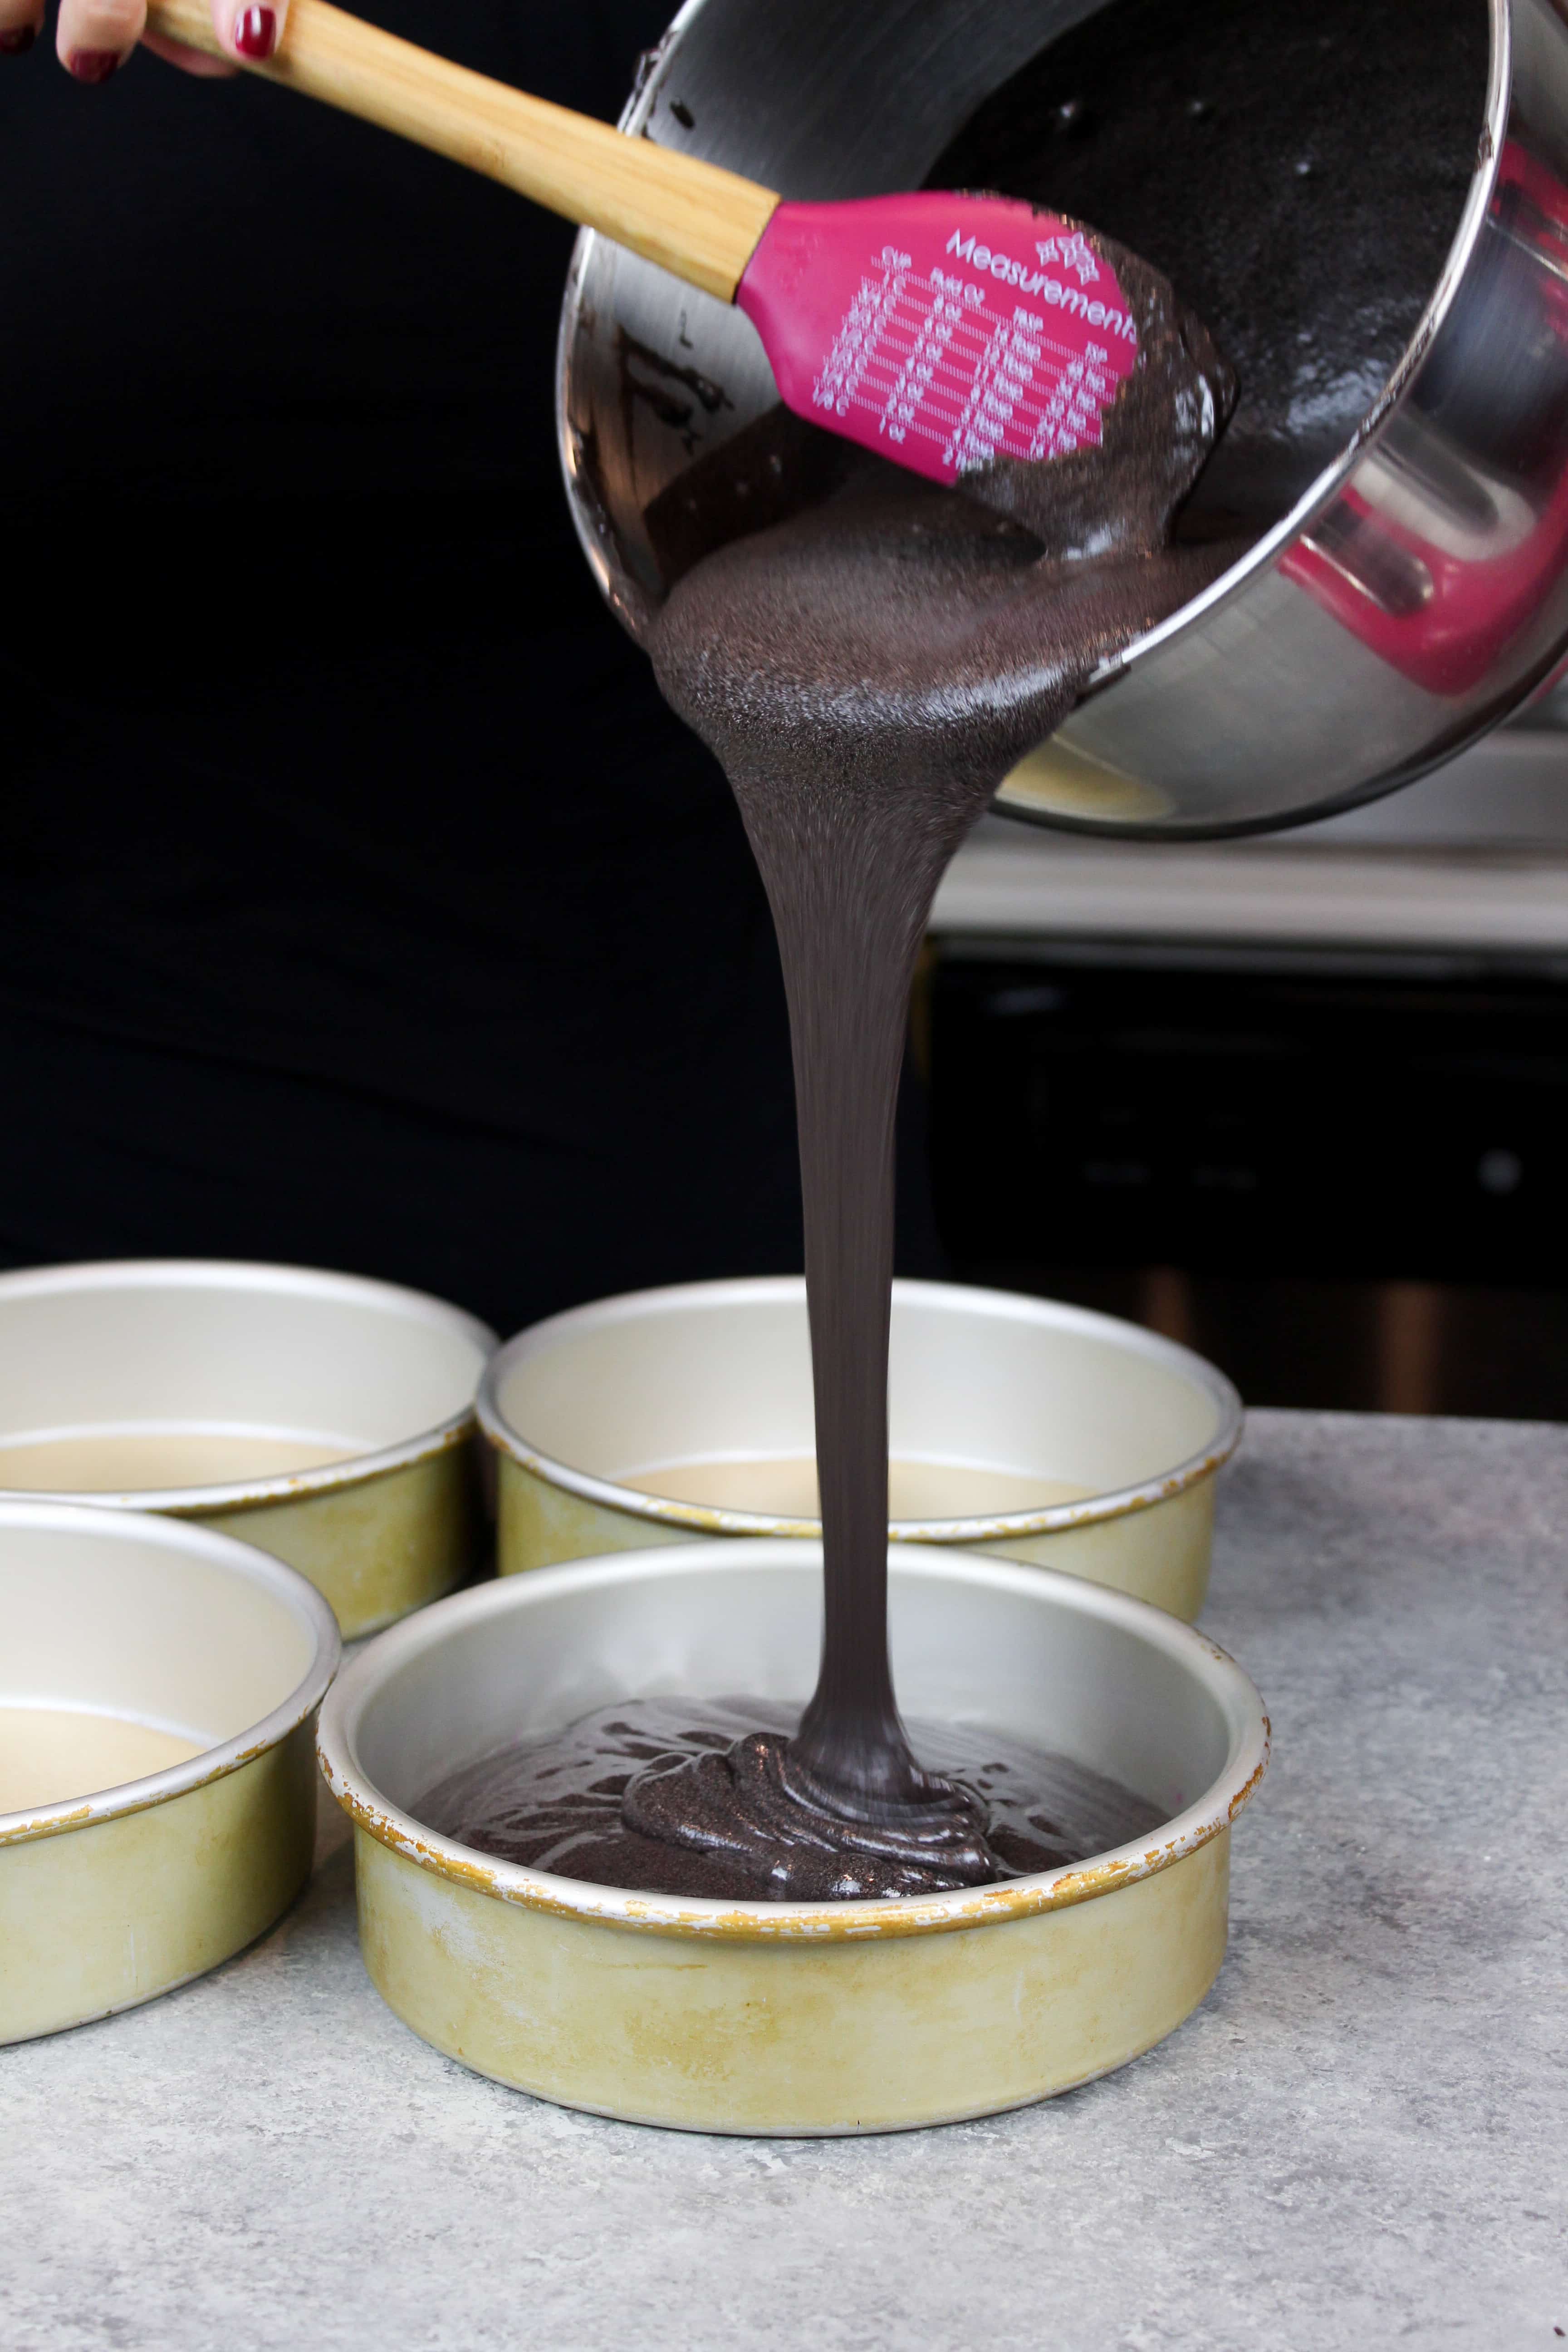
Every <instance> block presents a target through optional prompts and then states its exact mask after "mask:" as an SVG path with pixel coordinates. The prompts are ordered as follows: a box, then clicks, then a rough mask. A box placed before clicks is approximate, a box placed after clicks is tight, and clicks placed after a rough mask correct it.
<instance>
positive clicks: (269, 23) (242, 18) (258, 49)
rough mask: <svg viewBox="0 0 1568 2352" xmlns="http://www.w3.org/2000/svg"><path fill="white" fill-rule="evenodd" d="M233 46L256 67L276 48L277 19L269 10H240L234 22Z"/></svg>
mask: <svg viewBox="0 0 1568 2352" xmlns="http://www.w3.org/2000/svg"><path fill="white" fill-rule="evenodd" d="M234 46H235V47H236V48H237V50H238V51H239V54H240V56H241V57H242V58H254V59H255V60H256V63H257V64H258V65H260V64H262V63H263V62H264V60H265V59H266V58H269V57H270V56H271V55H272V52H273V50H274V49H275V48H276V47H278V19H277V17H276V16H274V15H273V13H272V11H271V9H270V8H242V9H241V10H240V12H239V14H238V16H237V17H236V18H235V21H234Z"/></svg>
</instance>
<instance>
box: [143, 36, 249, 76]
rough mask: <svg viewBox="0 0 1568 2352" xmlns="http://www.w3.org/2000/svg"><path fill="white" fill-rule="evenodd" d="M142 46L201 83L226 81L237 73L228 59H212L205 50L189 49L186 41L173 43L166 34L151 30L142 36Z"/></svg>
mask: <svg viewBox="0 0 1568 2352" xmlns="http://www.w3.org/2000/svg"><path fill="white" fill-rule="evenodd" d="M142 47H143V48H144V49H151V50H152V52H153V56H154V57H155V58H163V60H164V62H165V64H167V65H172V66H178V67H179V68H180V71H181V72H182V73H188V74H195V76H196V78H197V79H198V80H199V81H226V80H227V79H229V77H230V76H231V75H232V74H234V73H235V72H237V67H234V66H232V65H230V63H229V61H228V59H227V58H215V57H212V56H210V55H209V54H208V52H207V51H206V50H205V49H192V48H187V47H186V46H185V44H184V41H171V40H170V39H169V37H168V36H167V34H165V33H154V32H153V31H152V30H151V29H149V30H148V31H147V32H145V33H143V34H142Z"/></svg>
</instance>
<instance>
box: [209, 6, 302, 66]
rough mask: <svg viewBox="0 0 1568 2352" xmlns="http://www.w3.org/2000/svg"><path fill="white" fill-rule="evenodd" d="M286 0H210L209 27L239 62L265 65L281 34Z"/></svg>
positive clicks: (227, 53)
mask: <svg viewBox="0 0 1568 2352" xmlns="http://www.w3.org/2000/svg"><path fill="white" fill-rule="evenodd" d="M288 14H289V0H213V30H214V32H215V33H216V35H217V37H218V40H219V42H220V43H221V45H222V47H223V49H224V51H225V53H226V55H227V56H228V57H231V58H234V59H235V60H236V62H237V64H239V65H250V66H259V65H265V64H266V62H267V60H268V58H269V57H270V56H271V55H272V53H273V51H274V50H275V49H276V48H277V47H278V44H279V41H280V40H281V39H282V37H283V26H284V21H285V19H286V17H287V16H288Z"/></svg>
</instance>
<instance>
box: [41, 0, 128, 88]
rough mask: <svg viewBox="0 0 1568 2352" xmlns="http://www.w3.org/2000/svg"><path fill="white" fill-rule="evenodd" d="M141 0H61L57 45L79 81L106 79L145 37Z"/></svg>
mask: <svg viewBox="0 0 1568 2352" xmlns="http://www.w3.org/2000/svg"><path fill="white" fill-rule="evenodd" d="M146 13H147V12H146V9H145V7H144V6H143V5H142V0H60V14H59V22H58V25H57V26H55V47H56V49H57V51H58V55H59V60H60V63H61V64H62V65H63V66H64V67H65V68H66V70H67V72H68V73H70V74H74V75H75V77H76V79H77V80H78V81H84V82H99V81H107V80H108V79H109V77H110V74H111V73H113V72H114V71H115V69H116V68H117V67H119V66H121V65H123V64H124V62H125V60H126V58H128V57H129V56H130V55H131V52H132V49H133V48H134V47H136V44H137V42H138V41H139V40H140V39H141V37H142V25H143V23H144V22H145V21H146Z"/></svg>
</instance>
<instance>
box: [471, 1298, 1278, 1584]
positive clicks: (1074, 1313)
mask: <svg viewBox="0 0 1568 2352" xmlns="http://www.w3.org/2000/svg"><path fill="white" fill-rule="evenodd" d="M804 1298H805V1276H803V1275H751V1276H735V1277H732V1278H731V1279H728V1280H724V1281H718V1282H688V1283H672V1284H669V1285H668V1286H665V1287H663V1288H661V1289H654V1290H628V1291H623V1292H621V1293H619V1294H618V1295H617V1296H616V1297H610V1298H596V1299H594V1300H592V1301H591V1302H590V1303H589V1304H588V1305H587V1306H584V1307H568V1308H566V1309H565V1311H564V1312H563V1313H562V1314H559V1315H552V1316H549V1317H547V1318H545V1319H544V1320H543V1321H542V1322H539V1323H531V1324H530V1325H529V1326H528V1327H527V1328H526V1329H525V1330H522V1331H519V1332H517V1333H516V1334H514V1336H513V1337H512V1338H511V1339H509V1340H508V1341H507V1342H506V1344H505V1346H504V1347H501V1348H500V1349H497V1351H496V1353H495V1354H494V1355H493V1356H492V1357H491V1359H490V1360H489V1364H488V1365H487V1366H486V1368H485V1373H484V1377H483V1379H482V1380H481V1381H480V1382H479V1396H478V1398H477V1400H476V1403H475V1412H476V1414H477V1417H478V1420H479V1427H480V1429H481V1430H482V1431H483V1433H484V1434H485V1436H486V1438H487V1439H488V1441H489V1444H491V1445H492V1446H493V1447H494V1448H495V1450H496V1451H497V1453H499V1454H506V1455H507V1456H508V1457H509V1458H510V1460H511V1461H513V1462H515V1463H517V1464H518V1465H520V1467H521V1468H522V1469H524V1470H528V1471H531V1473H532V1474H533V1475H534V1476H535V1477H536V1478H542V1479H543V1480H544V1482H545V1483H546V1485H548V1486H558V1487H561V1488H563V1490H564V1491H565V1492H566V1493H568V1494H572V1495H577V1496H581V1497H582V1499H583V1500H584V1502H590V1503H597V1504H599V1505H600V1506H601V1507H603V1508H605V1509H606V1510H614V1511H621V1512H625V1513H626V1515H627V1516H629V1517H634V1518H641V1519H651V1520H656V1521H658V1523H659V1524H660V1525H661V1526H665V1527H683V1528H691V1529H692V1530H693V1532H702V1531H712V1530H715V1529H716V1530H717V1531H718V1532H720V1533H721V1534H722V1535H736V1536H747V1537H750V1538H756V1537H761V1536H782V1535H789V1536H792V1537H805V1538H812V1537H817V1536H820V1535H821V1533H822V1522H821V1520H820V1519H790V1518H784V1517H778V1516H776V1515H773V1514H770V1513H768V1512H765V1511H725V1510H717V1509H713V1508H711V1507H709V1506H707V1505H704V1504H700V1503H684V1502H680V1501H678V1500H675V1499H673V1498H672V1497H670V1496H664V1495H645V1494H643V1493H641V1492H640V1491H639V1489H638V1488H637V1487H635V1486H617V1485H616V1482H615V1480H614V1479H610V1478H600V1477H597V1476H595V1475H594V1474H593V1473H592V1472H590V1471H586V1470H576V1469H574V1468H573V1467H572V1466H571V1465H570V1464H567V1463H563V1462H558V1461H557V1460H556V1459H555V1458H554V1456H553V1455H552V1454H545V1453H542V1452H541V1451H540V1450H539V1449H538V1448H537V1447H535V1446H532V1445H531V1444H529V1441H528V1438H527V1435H526V1434H525V1433H524V1432H522V1431H521V1430H519V1429H517V1428H515V1427H514V1426H513V1424H512V1423H510V1421H509V1420H508V1419H507V1417H506V1414H505V1412H503V1410H502V1408H501V1404H500V1384H501V1382H502V1381H504V1380H505V1379H506V1378H507V1376H508V1374H509V1373H510V1370H511V1369H512V1367H513V1366H514V1365H515V1364H517V1363H518V1362H520V1361H521V1360H522V1358H524V1357H525V1356H528V1355H531V1354H532V1353H533V1352H534V1351H535V1350H536V1349H540V1348H542V1347H543V1346H546V1345H548V1344H549V1343H550V1342H551V1341H552V1340H553V1339H556V1338H558V1337H560V1336H561V1335H562V1334H563V1333H565V1332H570V1331H572V1330H574V1329H575V1330H579V1331H582V1330H592V1329H593V1328H595V1325H602V1324H606V1323H619V1322H629V1321H632V1320H635V1319H636V1318H638V1317H640V1316H645V1315H646V1316H649V1317H654V1316H658V1314H660V1313H662V1312H663V1311H664V1310H665V1309H666V1308H667V1307H682V1306H692V1307H704V1308H711V1309H712V1310H713V1311H715V1312H718V1311H721V1310H722V1309H723V1308H725V1307H730V1306H734V1305H748V1304H751V1303H753V1302H755V1301H759V1300H770V1301H775V1302H789V1303H791V1304H793V1303H795V1301H797V1300H799V1301H804ZM893 1298H894V1302H895V1304H897V1303H898V1302H899V1301H900V1300H907V1301H909V1302H910V1304H911V1305H923V1306H925V1307H935V1308H938V1309H939V1310H941V1311H943V1312H946V1313H952V1314H959V1313H962V1312H963V1308H964V1307H965V1306H966V1305H967V1304H969V1303H970V1302H972V1301H973V1302H978V1303H980V1304H981V1305H983V1306H985V1307H989V1308H990V1309H991V1310H992V1312H993V1314H994V1316H995V1317H996V1319H998V1320H1007V1321H1012V1322H1026V1323H1034V1324H1037V1325H1047V1326H1050V1327H1052V1328H1056V1329H1058V1330H1068V1331H1075V1332H1079V1333H1081V1334H1082V1335H1083V1336H1084V1337H1086V1338H1094V1339H1099V1340H1100V1341H1102V1342H1103V1343H1105V1344H1107V1345H1110V1346H1116V1347H1121V1348H1122V1349H1126V1350H1127V1351H1128V1352H1129V1353H1130V1354H1133V1355H1141V1356H1144V1357H1146V1358H1148V1359H1149V1360H1151V1361H1152V1362H1155V1363H1159V1364H1162V1365H1163V1366H1164V1367H1165V1368H1166V1369H1167V1370H1170V1371H1171V1372H1173V1373H1175V1374H1179V1375H1180V1376H1181V1377H1182V1378H1183V1379H1184V1380H1185V1381H1186V1382H1187V1383H1188V1385H1189V1386H1191V1387H1194V1388H1197V1389H1201V1390H1202V1391H1204V1393H1205V1395H1206V1396H1207V1398H1208V1400H1209V1402H1211V1404H1212V1405H1213V1406H1214V1408H1215V1419H1216V1427H1215V1434H1214V1435H1213V1437H1212V1438H1210V1440H1209V1441H1208V1443H1207V1444H1205V1445H1204V1446H1202V1447H1201V1448H1200V1449H1199V1451H1198V1452H1197V1453H1195V1454H1189V1455H1187V1457H1186V1459H1185V1460H1184V1461H1182V1462H1178V1463H1175V1464H1173V1465H1172V1466H1171V1467H1170V1468H1169V1469H1168V1470H1162V1471H1156V1472H1154V1473H1152V1475H1150V1476H1149V1477H1147V1478H1143V1479H1140V1480H1138V1481H1136V1482H1135V1483H1134V1484H1133V1485H1131V1486H1117V1487H1113V1488H1111V1489H1110V1490H1109V1491H1108V1492H1106V1493H1104V1494H1100V1495H1090V1496H1085V1497H1084V1498H1083V1499H1082V1500H1081V1501H1079V1502H1076V1503H1053V1504H1050V1505H1048V1506H1047V1507H1044V1508H1043V1509H1039V1510H1033V1511H1009V1512H1000V1513H997V1514H994V1515H993V1516H990V1517H983V1518H979V1517H967V1518H952V1519H894V1520H892V1521H891V1522H890V1523H889V1536H890V1538H891V1540H892V1541H893V1542H894V1543H898V1544H910V1543H931V1544H957V1545H962V1544H976V1543H996V1542H1002V1541H1005V1540H1010V1539H1014V1538H1019V1537H1024V1536H1038V1535H1057V1534H1059V1533H1061V1532H1062V1531H1063V1530H1065V1529H1067V1528H1084V1527H1095V1526H1098V1525H1100V1523H1101V1522H1103V1521H1105V1520H1108V1519H1119V1518H1124V1517H1128V1516H1130V1515H1131V1513H1132V1512H1134V1511H1146V1510H1152V1508H1153V1507H1155V1506H1156V1505H1157V1504H1160V1503H1165V1502H1169V1501H1170V1500H1171V1499H1172V1498H1173V1496H1177V1495H1181V1494H1184V1493H1185V1492H1186V1491H1187V1489H1188V1488H1189V1487H1192V1486H1196V1485H1198V1484H1199V1482H1200V1481H1201V1480H1203V1479H1205V1478H1208V1477H1212V1476H1213V1475H1215V1472H1216V1471H1218V1470H1219V1469H1220V1468H1221V1467H1222V1466H1223V1465H1224V1464H1225V1463H1226V1462H1227V1461H1228V1460H1229V1459H1230V1457H1231V1455H1232V1454H1234V1453H1235V1452H1236V1449H1237V1446H1238V1445H1239V1444H1240V1443H1241V1437H1242V1431H1243V1427H1244V1423H1245V1413H1244V1411H1243V1407H1242V1402H1241V1399H1240V1397H1239V1396H1238V1395H1237V1391H1236V1389H1235V1387H1234V1386H1233V1384H1232V1383H1231V1381H1228V1380H1227V1379H1226V1376H1225V1374H1224V1373H1223V1372H1222V1371H1221V1370H1219V1369H1218V1367H1217V1366H1216V1365H1214V1364H1211V1363H1209V1362H1208V1361H1207V1360H1206V1359H1205V1358H1204V1357H1202V1356H1200V1355H1199V1354H1197V1352H1196V1350H1195V1349H1192V1348H1186V1347H1184V1346H1183V1345H1182V1343H1181V1341H1180V1340H1179V1339H1165V1338H1164V1337H1163V1334H1161V1333H1160V1332H1157V1331H1150V1330H1147V1329H1145V1328H1144V1327H1143V1326H1142V1324H1138V1323H1129V1322H1126V1321H1124V1320H1123V1319H1122V1318H1121V1317H1120V1316H1117V1315H1103V1314H1101V1313H1100V1311H1099V1310H1098V1309H1097V1308H1095V1307H1072V1306H1068V1305H1067V1304H1066V1303H1065V1302H1064V1301H1062V1300H1058V1299H1051V1298H1035V1297H1030V1296H1029V1295H1028V1294H1027V1293H1026V1292H1023V1291H1013V1290H991V1289H984V1288H982V1287H981V1286H978V1285H971V1284H967V1283H956V1282H913V1281H906V1280H902V1279H900V1280H898V1281H896V1282H895V1283H894V1285H893Z"/></svg>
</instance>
